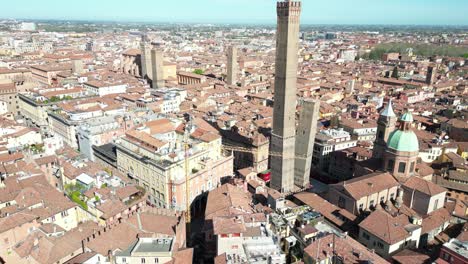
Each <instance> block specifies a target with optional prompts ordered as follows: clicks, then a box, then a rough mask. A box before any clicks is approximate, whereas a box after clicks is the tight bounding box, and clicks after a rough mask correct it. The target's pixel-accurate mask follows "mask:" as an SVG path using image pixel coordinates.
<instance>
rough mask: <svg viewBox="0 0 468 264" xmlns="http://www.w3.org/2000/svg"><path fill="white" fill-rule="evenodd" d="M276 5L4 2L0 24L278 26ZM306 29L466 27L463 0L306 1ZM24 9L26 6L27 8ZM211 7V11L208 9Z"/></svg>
mask: <svg viewBox="0 0 468 264" xmlns="http://www.w3.org/2000/svg"><path fill="white" fill-rule="evenodd" d="M276 2H277V1H276V0H200V1H193V0H178V1H154V0H153V1H151V0H135V1H131V2H127V1H125V2H124V1H115V0H114V1H112V0H100V1H92V0H82V1H80V2H61V1H60V2H57V1H54V0H42V1H33V0H23V1H9V2H6V3H2V5H3V8H2V9H1V10H0V17H2V19H21V20H58V21H90V22H93V21H94V22H115V23H119V22H120V23H191V24H248V25H252V24H266V25H269V24H272V25H273V24H275V23H276V11H275V3H276ZM302 2H303V11H302V17H301V22H302V24H305V25H393V26H400V25H401V26H467V25H468V16H466V11H467V10H468V1H465V0H446V1H438V0H425V1H424V0H411V1H407V0H381V1H372V0H355V1H349V0H328V1H315V0H302ZM24 6H28V8H27V9H25V8H24ZM208 6H209V7H210V8H207V7H208Z"/></svg>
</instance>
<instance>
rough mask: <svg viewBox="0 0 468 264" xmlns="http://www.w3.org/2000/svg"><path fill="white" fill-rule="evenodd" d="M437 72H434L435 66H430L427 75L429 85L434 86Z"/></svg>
mask: <svg viewBox="0 0 468 264" xmlns="http://www.w3.org/2000/svg"><path fill="white" fill-rule="evenodd" d="M435 73H436V72H435V70H434V66H429V67H427V75H426V83H427V84H428V85H432V84H434V81H435Z"/></svg>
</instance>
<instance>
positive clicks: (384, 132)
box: [372, 99, 397, 159]
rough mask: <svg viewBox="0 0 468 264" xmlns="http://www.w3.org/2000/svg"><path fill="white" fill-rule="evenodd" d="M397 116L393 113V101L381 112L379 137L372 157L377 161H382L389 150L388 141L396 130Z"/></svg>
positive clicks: (378, 128)
mask: <svg viewBox="0 0 468 264" xmlns="http://www.w3.org/2000/svg"><path fill="white" fill-rule="evenodd" d="M396 121H397V116H396V115H395V112H393V106H392V99H390V100H389V101H388V103H387V105H386V106H385V108H384V110H382V112H380V116H379V119H378V121H377V135H376V137H375V141H374V149H373V151H372V157H373V158H376V159H382V158H383V155H384V153H385V150H386V149H387V141H388V137H389V136H390V133H392V132H393V131H394V130H395V125H396Z"/></svg>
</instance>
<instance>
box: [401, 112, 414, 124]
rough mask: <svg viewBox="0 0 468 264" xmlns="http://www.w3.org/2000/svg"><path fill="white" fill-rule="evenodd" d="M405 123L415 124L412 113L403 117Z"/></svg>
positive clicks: (407, 113)
mask: <svg viewBox="0 0 468 264" xmlns="http://www.w3.org/2000/svg"><path fill="white" fill-rule="evenodd" d="M401 121H403V122H413V115H412V114H411V113H410V112H406V113H404V114H403V115H402V116H401Z"/></svg>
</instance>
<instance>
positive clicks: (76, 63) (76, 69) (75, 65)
mask: <svg viewBox="0 0 468 264" xmlns="http://www.w3.org/2000/svg"><path fill="white" fill-rule="evenodd" d="M72 72H73V73H76V74H78V75H80V74H82V73H83V60H80V59H77V60H73V61H72Z"/></svg>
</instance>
